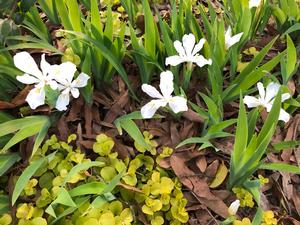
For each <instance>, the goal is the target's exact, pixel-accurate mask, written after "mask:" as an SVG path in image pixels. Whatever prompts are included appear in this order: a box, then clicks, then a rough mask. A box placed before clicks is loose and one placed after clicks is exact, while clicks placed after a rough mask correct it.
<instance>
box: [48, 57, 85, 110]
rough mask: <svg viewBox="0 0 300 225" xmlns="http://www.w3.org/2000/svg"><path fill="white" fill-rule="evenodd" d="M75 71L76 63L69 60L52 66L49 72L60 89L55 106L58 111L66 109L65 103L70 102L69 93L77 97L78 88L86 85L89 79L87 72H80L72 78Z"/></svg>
mask: <svg viewBox="0 0 300 225" xmlns="http://www.w3.org/2000/svg"><path fill="white" fill-rule="evenodd" d="M76 71H77V69H76V65H75V64H73V63H71V62H65V63H62V64H60V65H54V66H52V71H51V72H52V74H53V76H54V77H55V79H56V80H57V82H58V89H59V90H60V91H61V93H60V95H59V96H58V98H57V101H56V106H55V108H56V109H58V110H60V111H63V110H67V105H69V103H70V94H71V95H72V96H73V97H74V98H78V97H79V89H78V88H82V87H84V86H86V85H87V82H88V80H89V79H90V77H89V76H88V75H87V74H85V73H80V74H79V76H78V77H77V78H76V79H75V80H73V78H74V75H75V72H76Z"/></svg>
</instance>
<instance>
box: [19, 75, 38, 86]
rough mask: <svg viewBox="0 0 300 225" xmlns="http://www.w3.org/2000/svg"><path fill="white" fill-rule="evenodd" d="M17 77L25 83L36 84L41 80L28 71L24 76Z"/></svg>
mask: <svg viewBox="0 0 300 225" xmlns="http://www.w3.org/2000/svg"><path fill="white" fill-rule="evenodd" d="M16 79H17V80H18V81H20V82H21V83H23V84H35V83H39V82H40V80H39V79H37V78H36V77H33V76H30V75H28V74H26V73H25V74H24V75H23V76H17V77H16Z"/></svg>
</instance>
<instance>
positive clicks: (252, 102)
mask: <svg viewBox="0 0 300 225" xmlns="http://www.w3.org/2000/svg"><path fill="white" fill-rule="evenodd" d="M244 103H245V104H246V105H247V107H248V108H254V107H258V106H260V105H261V102H260V101H259V99H257V98H255V97H253V96H249V95H246V96H245V97H244Z"/></svg>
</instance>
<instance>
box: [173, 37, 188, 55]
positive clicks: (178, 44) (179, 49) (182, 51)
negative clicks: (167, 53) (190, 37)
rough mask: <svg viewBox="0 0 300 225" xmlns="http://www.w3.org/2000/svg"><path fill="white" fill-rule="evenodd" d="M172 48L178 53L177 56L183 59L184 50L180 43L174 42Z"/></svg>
mask: <svg viewBox="0 0 300 225" xmlns="http://www.w3.org/2000/svg"><path fill="white" fill-rule="evenodd" d="M174 47H175V49H176V51H177V52H178V54H179V56H182V57H184V56H185V55H186V53H185V50H184V48H183V47H182V43H181V42H180V41H174Z"/></svg>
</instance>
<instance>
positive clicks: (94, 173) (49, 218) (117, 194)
mask: <svg viewBox="0 0 300 225" xmlns="http://www.w3.org/2000/svg"><path fill="white" fill-rule="evenodd" d="M144 135H145V139H146V141H147V142H149V143H150V144H151V146H152V151H151V152H146V151H145V150H143V149H141V148H140V147H139V146H138V145H137V144H136V147H137V148H138V151H139V152H144V154H138V155H137V156H136V157H135V158H133V159H129V158H125V159H120V158H119V156H118V153H117V152H114V151H113V147H114V144H115V143H114V140H113V139H112V138H110V137H108V136H106V135H105V134H100V135H98V136H97V137H96V142H95V143H94V145H93V151H94V153H92V152H89V158H87V154H86V153H85V152H83V151H81V149H80V148H79V147H76V148H75V147H74V146H75V145H76V144H75V141H76V139H77V137H76V135H74V134H72V135H70V136H69V138H68V140H67V141H60V140H58V139H57V137H56V136H55V135H53V136H51V137H50V139H48V140H46V141H45V143H44V145H43V146H42V147H41V148H39V149H38V151H37V153H36V154H35V156H34V157H33V158H32V159H31V164H32V163H33V162H35V161H36V160H42V159H43V158H45V157H46V156H48V155H50V154H53V153H54V154H55V155H54V157H53V158H52V160H50V162H47V161H45V163H44V164H43V165H42V166H41V167H40V168H39V169H38V170H37V171H36V172H35V174H34V175H33V176H32V177H31V178H30V179H29V180H28V182H27V183H26V185H25V187H24V188H23V190H22V192H21V194H20V197H19V199H18V200H17V202H16V214H15V215H13V216H12V215H11V214H8V213H5V214H3V215H2V216H1V217H0V224H1V225H10V224H13V218H16V224H18V225H47V224H64V225H65V224H67V225H131V224H140V222H139V221H138V219H137V218H139V215H140V214H141V213H142V214H144V216H143V217H145V219H146V220H147V221H148V222H149V223H150V224H151V225H162V224H172V225H177V224H179V225H180V224H182V223H186V222H187V221H188V213H187V212H186V210H185V206H186V204H187V200H186V199H185V198H184V196H183V193H182V191H181V183H180V182H179V180H178V179H177V178H174V175H173V174H172V173H171V172H170V171H167V170H164V169H162V168H160V167H159V165H158V163H159V162H160V161H161V160H162V159H163V158H165V157H168V156H170V155H171V154H172V152H173V150H172V149H171V148H168V147H163V148H162V150H161V154H159V155H156V152H158V150H157V149H156V147H157V143H156V142H155V140H152V138H153V136H152V135H151V134H150V133H148V132H145V133H144ZM90 154H91V156H92V157H90ZM92 162H97V163H98V164H97V165H98V166H94V167H89V168H88V169H86V168H83V167H82V168H81V169H77V168H78V167H79V166H82V165H85V164H88V163H92ZM118 174H123V175H122V177H121V178H120V183H119V185H117V183H118V182H117V183H115V186H111V185H112V183H113V182H115V180H116V176H118ZM19 178H20V177H19V176H15V177H14V179H13V180H14V182H16V181H17V180H18V179H19ZM3 181H6V180H5V179H4V180H3ZM3 181H2V180H1V181H0V182H1V183H0V184H1V185H0V188H1V189H2V190H1V193H5V192H7V189H6V188H5V187H4V186H3V184H4V182H3ZM116 185H117V186H116ZM93 186H95V187H97V188H94V189H93ZM109 186H110V190H108V187H109ZM82 187H84V188H82ZM111 187H114V188H111ZM62 190H67V193H68V194H67V195H66V194H65V195H63V194H62ZM101 193H103V194H101ZM66 196H68V197H66ZM68 198H69V199H68ZM62 199H63V200H62ZM66 199H68V200H66ZM99 200H100V201H99ZM70 202H71V203H70ZM73 203H74V205H73ZM71 205H72V206H71ZM70 206H71V207H70ZM50 209H53V210H54V212H55V213H54V214H53V213H52V212H51V210H50ZM70 209H72V211H70V212H69V210H70ZM55 214H56V216H57V218H55V217H54V216H53V215H55ZM62 215H65V216H62Z"/></svg>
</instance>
